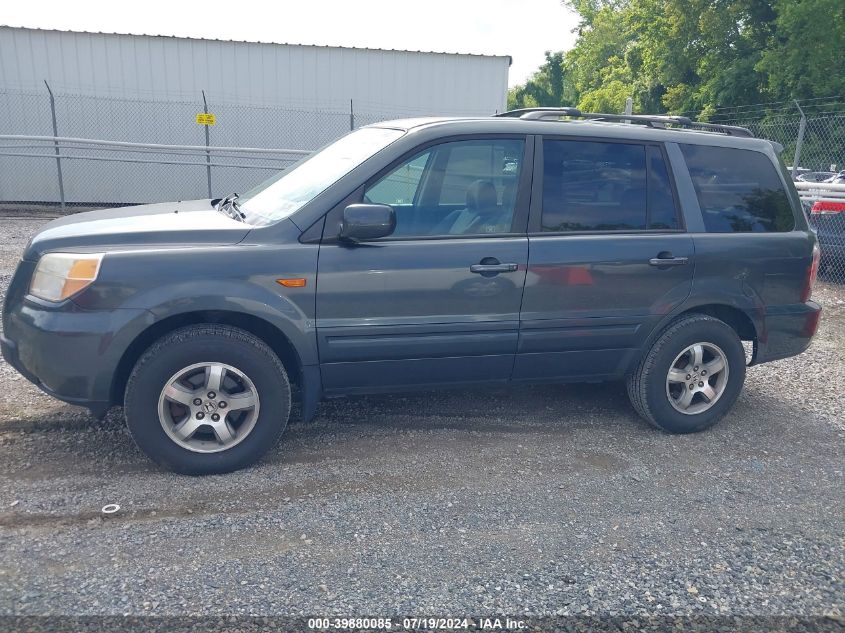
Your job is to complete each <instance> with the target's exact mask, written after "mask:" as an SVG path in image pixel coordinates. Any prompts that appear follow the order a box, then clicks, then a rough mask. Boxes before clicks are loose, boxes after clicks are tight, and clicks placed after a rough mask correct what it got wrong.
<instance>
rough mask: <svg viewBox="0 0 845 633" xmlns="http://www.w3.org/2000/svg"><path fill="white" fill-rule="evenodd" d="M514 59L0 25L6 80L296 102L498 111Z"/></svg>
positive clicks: (1, 73)
mask: <svg viewBox="0 0 845 633" xmlns="http://www.w3.org/2000/svg"><path fill="white" fill-rule="evenodd" d="M509 61H510V60H509V58H508V57H488V56H481V55H453V54H443V53H417V52H405V51H386V50H371V49H351V48H332V47H323V46H296V45H287V44H260V43H251V42H225V41H216V40H194V39H186V38H177V37H161V36H146V35H112V34H103V33H74V32H65V31H47V30H37V29H22V28H11V27H0V86H3V87H7V88H13V89H21V90H31V89H41V88H42V87H43V81H44V80H45V79H46V80H48V81H49V82H50V84H51V85H52V86H53V87H54V89H56V90H58V91H66V92H72V93H74V94H84V95H97V96H112V97H147V98H150V97H155V98H161V97H168V98H172V99H174V100H176V101H181V100H185V99H195V98H196V96H197V94H198V93H199V91H200V90H205V91H206V92H207V93H208V94H209V95H210V96H213V97H215V98H217V99H220V100H223V101H228V102H234V103H245V104H252V105H258V104H264V105H274V106H283V107H291V108H302V107H306V106H320V107H326V108H330V107H342V108H345V107H347V106H348V104H349V100H350V99H352V100H353V101H354V102H356V103H359V104H360V105H361V107H362V109H364V108H365V106H373V107H375V108H376V109H379V110H384V111H395V112H408V113H428V114H432V113H438V114H470V115H474V114H489V113H491V112H493V111H495V110H497V109H498V110H501V109H502V108H504V106H505V100H506V92H507V73H508V66H509Z"/></svg>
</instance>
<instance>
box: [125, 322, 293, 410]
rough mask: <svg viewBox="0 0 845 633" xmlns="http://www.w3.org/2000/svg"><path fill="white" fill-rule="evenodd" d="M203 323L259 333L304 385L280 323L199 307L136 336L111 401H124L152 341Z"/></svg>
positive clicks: (152, 326)
mask: <svg viewBox="0 0 845 633" xmlns="http://www.w3.org/2000/svg"><path fill="white" fill-rule="evenodd" d="M201 324H222V325H230V326H232V327H237V328H240V329H242V330H244V331H246V332H249V333H250V334H253V335H255V336H257V337H258V338H260V339H261V340H262V341H264V342H265V343H266V344H267V345H269V346H270V349H272V350H273V352H274V353H275V354H276V355H277V356H278V357H279V360H280V361H281V362H282V365H284V367H285V371H286V372H287V374H288V379H289V380H290V382H291V384H292V385H296V386H297V387H299V388H300V389H301V388H302V387H303V380H304V375H305V374H304V372H303V364H302V359H301V357H300V355H299V353H298V352H297V350H296V348H295V347H294V345H293V343H291V341H290V339H289V338H288V337H287V336H285V334H284V332H282V331H281V330H280V329H279V328H278V327H276V326H275V325H273V324H272V323H270V322H269V321H266V320H264V319H262V318H261V317H257V316H254V315H251V314H245V313H243V312H234V311H227V310H197V311H193V312H185V313H181V314H176V315H172V316H169V317H167V318H164V319H161V320H160V321H156V322H155V323H153V324H152V325H150V326H149V327H148V328H147V329H145V330H144V331H142V332H141V333H140V334H139V335H138V336H136V337H135V339H134V340H133V341H132V343H130V344H129V346H128V347H127V348H126V350H125V351H124V353H123V355H122V356H121V359H120V361H119V362H118V365H117V368H116V370H115V373H114V377H113V378H112V384H111V390H110V397H111V400H112V402H113V403H115V404H120V403H122V402H123V396H124V393H125V391H126V383H127V381H128V380H129V375H130V374H131V373H132V368H133V367H134V366H135V363H137V362H138V359H139V358H140V357H141V355H142V354H143V353H144V352H145V351H146V350H147V349H149V347H150V346H151V345H152V344H153V343H155V342H156V341H157V340H158V339H160V338H161V337H162V336H165V335H167V334H169V333H170V332H173V331H174V330H177V329H179V328H182V327H186V326H189V325H201Z"/></svg>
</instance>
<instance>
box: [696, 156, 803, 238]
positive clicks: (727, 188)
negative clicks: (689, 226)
mask: <svg viewBox="0 0 845 633" xmlns="http://www.w3.org/2000/svg"><path fill="white" fill-rule="evenodd" d="M681 151H682V152H683V154H684V159H685V160H686V163H687V167H688V168H689V173H690V177H691V178H692V183H693V186H694V187H695V192H696V194H697V195H698V203H699V205H700V206H701V214H702V216H703V218H704V227H705V229H706V230H707V232H708V233H774V232H786V231H791V230H792V229H793V228H795V217H794V215H793V212H792V205H791V204H790V201H789V195H788V194H787V192H786V189H785V188H784V185H783V181H782V180H781V178H780V175H779V173H778V170H777V168H776V167H775V165H774V164H773V163H772V161H771V160H769V158H768V157H767V156H766V155H765V154H763V153H761V152H756V151H753V150H747V149H734V148H730V147H711V146H707V145H681Z"/></svg>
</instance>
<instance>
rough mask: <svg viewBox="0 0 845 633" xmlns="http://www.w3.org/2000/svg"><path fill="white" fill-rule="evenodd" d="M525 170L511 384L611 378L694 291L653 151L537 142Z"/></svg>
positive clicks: (663, 166)
mask: <svg viewBox="0 0 845 633" xmlns="http://www.w3.org/2000/svg"><path fill="white" fill-rule="evenodd" d="M535 164H536V166H537V168H536V170H535V172H536V175H535V184H534V194H535V195H534V196H532V203H531V220H530V223H529V235H530V237H529V240H530V251H531V255H530V261H529V265H528V275H527V279H526V285H525V297H524V300H523V306H522V315H521V318H522V324H521V329H520V338H519V353H518V356H517V360H516V364H515V367H514V378H515V379H523V380H535V379H555V378H560V379H591V378H595V379H599V378H607V377H613V376H618V375H619V374H620V373H621V372H623V371H624V370H625V369H626V368H627V366H628V363H629V362H630V360H631V358H632V357H633V355H634V354H636V353H637V352H638V350H639V348H640V347H641V346H642V344H643V342H644V341H645V338H646V337H647V336H648V334H649V333H650V332H651V330H652V328H653V327H654V326H655V324H656V323H658V322H659V321H660V320H661V319H662V318H663V317H664V316H665V315H666V314H668V313H669V312H671V311H672V310H673V309H674V308H675V307H677V306H678V305H679V304H680V303H681V302H682V301H683V300H684V299H686V297H687V296H688V295H689V293H690V290H691V286H692V277H693V258H694V248H693V241H692V238H691V237H690V236H689V235H688V234H687V233H686V232H685V231H684V230H683V223H682V220H681V216H680V214H679V213H678V204H677V202H676V195H675V193H674V191H673V187H672V184H671V182H672V181H671V178H670V175H669V169H668V167H667V165H668V162H667V160H666V158H665V155H664V152H663V149H662V147H661V146H660V145H658V144H641V143H636V142H632V141H626V142H616V141H600V140H592V139H584V140H578V139H573V138H572V137H568V138H566V139H564V138H560V139H558V138H545V139H544V140H543V143H542V146H539V144H538V148H537V152H536V160H535Z"/></svg>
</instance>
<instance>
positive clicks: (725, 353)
mask: <svg viewBox="0 0 845 633" xmlns="http://www.w3.org/2000/svg"><path fill="white" fill-rule="evenodd" d="M744 382H745V350H744V349H743V347H742V341H740V340H739V337H738V336H737V334H736V332H735V331H734V329H733V328H732V327H731V326H729V325H728V324H727V323H725V322H724V321H720V320H719V319H716V318H713V317H711V316H707V315H705V314H690V315H686V316H682V317H679V318H678V319H677V320H675V321H674V322H672V323H671V324H670V325H669V326H668V327H667V328H666V329H665V330H664V331H663V332H662V333H661V334H660V336H658V338H657V340H656V341H655V342H654V344H653V345H652V347H651V349H650V350H649V351H648V353H647V354H646V355H645V357H644V358H643V359H642V361H641V362H640V364H639V365H638V366H637V368H636V370H634V372H633V373H632V374H631V375H630V376H629V377H628V396H629V397H630V399H631V404H633V406H634V408H635V409H636V410H637V412H638V413H639V414H640V415H641V416H642V417H643V418H645V419H646V420H647V421H648V422H650V423H651V424H653V425H654V426H657V427H658V428H661V429H663V430H664V431H668V432H670V433H694V432H696V431H702V430H704V429H706V428H709V427H711V426H713V425H714V424H716V422H718V421H719V420H720V419H721V418H722V417H723V416H724V415H725V414H726V413H727V412H728V411H729V410H730V408H731V407H732V406H733V404H734V403H735V402H736V399H737V397H739V392H740V391H741V390H742V385H743V383H744Z"/></svg>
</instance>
